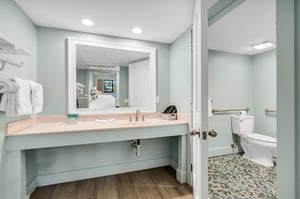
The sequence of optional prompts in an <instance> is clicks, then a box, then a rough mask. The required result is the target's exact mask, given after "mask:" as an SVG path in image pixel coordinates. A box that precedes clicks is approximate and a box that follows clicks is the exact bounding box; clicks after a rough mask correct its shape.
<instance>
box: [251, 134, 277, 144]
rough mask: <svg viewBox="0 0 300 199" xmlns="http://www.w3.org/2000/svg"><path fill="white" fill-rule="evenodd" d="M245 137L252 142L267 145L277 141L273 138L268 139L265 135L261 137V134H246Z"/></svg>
mask: <svg viewBox="0 0 300 199" xmlns="http://www.w3.org/2000/svg"><path fill="white" fill-rule="evenodd" d="M247 137H248V138H250V139H253V140H257V141H263V142H268V143H276V142H277V139H276V138H274V137H270V136H267V135H262V134H258V133H249V134H247Z"/></svg>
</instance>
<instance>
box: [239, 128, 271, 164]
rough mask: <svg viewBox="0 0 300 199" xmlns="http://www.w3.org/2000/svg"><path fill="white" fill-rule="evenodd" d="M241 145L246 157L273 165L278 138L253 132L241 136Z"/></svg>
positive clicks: (259, 162) (258, 162)
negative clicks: (273, 152) (273, 154)
mask: <svg viewBox="0 0 300 199" xmlns="http://www.w3.org/2000/svg"><path fill="white" fill-rule="evenodd" d="M241 146H242V148H243V150H244V152H245V154H244V157H245V158H247V159H249V160H251V161H253V162H255V163H257V164H261V165H263V166H266V167H272V166H274V164H273V158H272V151H274V150H275V149H276V138H273V137H270V136H266V135H262V134H257V133H251V134H245V135H242V136H241Z"/></svg>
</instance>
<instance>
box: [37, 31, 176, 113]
mask: <svg viewBox="0 0 300 199" xmlns="http://www.w3.org/2000/svg"><path fill="white" fill-rule="evenodd" d="M68 37H78V38H85V39H97V40H103V41H112V42H119V43H123V44H130V45H136V46H149V47H154V48H156V49H157V57H158V58H157V94H158V95H159V98H160V103H159V104H157V111H161V110H162V109H163V108H164V107H165V106H166V105H168V104H169V102H170V94H169V93H170V45H169V44H162V43H154V42H146V41H139V40H133V39H124V38H117V37H110V36H103V35H96V34H89V33H81V32H74V31H69V30H61V29H53V28H45V27H38V49H39V55H38V66H39V67H38V68H37V77H38V81H40V82H41V83H42V84H43V85H44V88H45V92H44V95H45V96H44V97H45V98H44V99H45V106H44V112H43V114H66V113H67V107H68V106H67V95H68V94H67V91H68V87H67V75H68V70H67V45H66V44H67V41H66V39H67V38H68Z"/></svg>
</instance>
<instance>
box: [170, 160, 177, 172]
mask: <svg viewBox="0 0 300 199" xmlns="http://www.w3.org/2000/svg"><path fill="white" fill-rule="evenodd" d="M170 166H171V167H172V169H174V170H175V171H176V170H177V168H178V162H177V161H176V160H174V159H173V158H172V157H170Z"/></svg>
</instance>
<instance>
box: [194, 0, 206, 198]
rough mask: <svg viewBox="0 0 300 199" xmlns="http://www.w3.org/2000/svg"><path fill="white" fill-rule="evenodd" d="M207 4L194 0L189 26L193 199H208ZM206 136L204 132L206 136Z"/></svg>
mask: <svg viewBox="0 0 300 199" xmlns="http://www.w3.org/2000/svg"><path fill="white" fill-rule="evenodd" d="M207 11H208V9H207V2H206V1H203V0H196V4H195V16H194V25H193V44H192V46H193V47H192V49H193V72H192V74H193V89H192V96H193V97H192V119H191V127H192V128H193V129H194V130H195V131H197V132H198V134H199V136H192V137H191V145H192V162H193V171H192V178H193V192H194V193H193V195H194V199H200V198H201V199H202V198H208V141H207V138H206V139H204V137H203V132H207V131H208V108H207V107H208V61H207V59H208V58H207V57H208V47H207V32H208V17H207ZM206 137H207V133H206Z"/></svg>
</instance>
